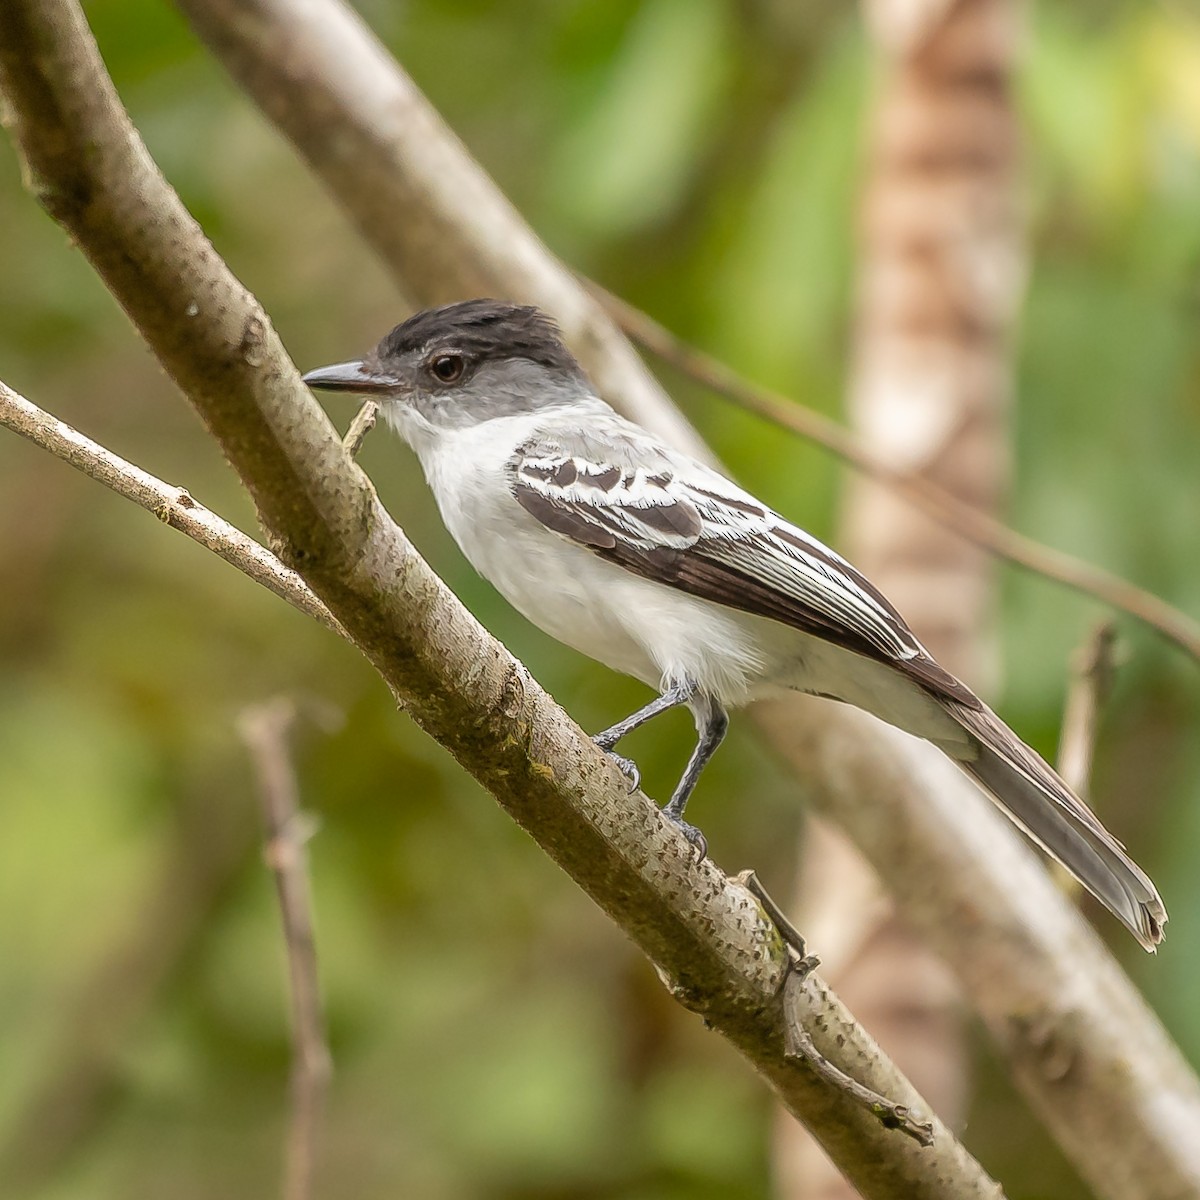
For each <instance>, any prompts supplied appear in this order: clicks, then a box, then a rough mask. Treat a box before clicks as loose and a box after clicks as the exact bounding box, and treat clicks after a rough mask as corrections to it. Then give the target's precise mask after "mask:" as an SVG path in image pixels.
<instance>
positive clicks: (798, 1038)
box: [737, 871, 933, 1146]
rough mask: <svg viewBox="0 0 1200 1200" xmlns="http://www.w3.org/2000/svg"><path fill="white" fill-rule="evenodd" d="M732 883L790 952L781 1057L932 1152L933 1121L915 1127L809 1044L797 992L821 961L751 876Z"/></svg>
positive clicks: (902, 1107)
mask: <svg viewBox="0 0 1200 1200" xmlns="http://www.w3.org/2000/svg"><path fill="white" fill-rule="evenodd" d="M737 881H738V883H740V884H742V886H743V887H745V888H746V890H747V891H749V892H750V894H751V895H752V896H753V897H754V898H755V899H756V900H757V901H758V902H759V903H760V904H761V905H762V906H763V910H764V911H765V912H766V914H767V916H768V917H770V919H771V921H772V923H773V924H774V925H775V928H776V929H778V930H779V936H780V937H781V938H783V941H784V942H785V944H786V945H787V947H788V950H789V951H790V958H791V969H790V970H789V971H788V973H787V975H786V976H785V978H784V981H783V987H782V988H781V989H780V1001H781V1003H782V1005H783V1039H784V1053H785V1054H786V1055H787V1056H788V1058H796V1059H802V1060H803V1061H804V1062H806V1063H807V1064H808V1065H809V1066H810V1067H811V1068H812V1069H813V1071H815V1072H816V1074H818V1075H819V1076H820V1077H821V1078H822V1079H824V1080H825V1081H826V1083H828V1084H829V1085H830V1086H831V1087H834V1088H837V1090H838V1091H840V1092H844V1093H845V1094H846V1095H847V1096H849V1097H850V1099H851V1100H853V1101H854V1103H855V1104H858V1105H861V1106H862V1107H863V1108H865V1109H866V1110H867V1112H869V1113H870V1114H871V1115H872V1116H873V1117H875V1118H876V1119H877V1120H878V1121H879V1123H880V1124H881V1125H882V1126H883V1127H884V1128H885V1129H896V1130H899V1131H900V1132H901V1133H903V1134H905V1135H907V1136H908V1137H910V1138H912V1139H913V1140H914V1141H916V1142H918V1143H920V1144H921V1145H922V1146H932V1145H933V1122H932V1121H920V1120H918V1119H917V1118H916V1117H914V1116H913V1115H912V1109H911V1108H909V1106H908V1105H907V1104H898V1103H897V1102H896V1101H894V1100H889V1099H888V1098H887V1097H886V1096H883V1095H880V1093H879V1092H877V1091H874V1090H873V1089H872V1088H869V1087H864V1086H863V1085H862V1084H861V1083H859V1082H858V1080H857V1079H855V1078H853V1076H850V1075H847V1074H846V1072H845V1071H843V1070H842V1069H841V1068H840V1067H837V1066H835V1065H834V1064H833V1063H831V1062H830V1061H829V1059H827V1058H826V1057H825V1055H823V1054H822V1053H821V1052H820V1051H819V1050H818V1049H817V1047H816V1046H815V1045H814V1044H813V1040H812V1038H811V1037H810V1036H809V1033H808V1031H807V1030H806V1029H805V1028H804V1022H803V1021H802V1020H801V1019H800V1013H801V1011H802V1006H801V1004H800V998H799V990H800V989H802V988H803V986H804V982H805V980H807V979H808V977H809V976H810V975H811V974H812V973H813V972H814V971H815V970H816V969H817V967H818V966H820V964H821V960H820V959H819V958H817V957H816V956H815V955H813V954H809V953H808V950H807V947H806V946H805V942H804V938H803V937H802V936H801V934H800V932H799V930H797V929H796V927H795V925H793V924H792V922H791V921H790V920H789V919H788V917H787V914H786V913H785V912H784V911H783V909H782V908H780V906H779V904H778V902H777V901H776V900H775V899H774V897H773V896H772V895H771V894H770V892H768V891H767V889H766V888H765V887H763V885H762V881H761V880H760V879H759V878H758V876H757V875H756V874H755V873H754V872H753V871H742V872H741V873H740V874H739V875H738V876H737Z"/></svg>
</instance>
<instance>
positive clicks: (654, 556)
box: [508, 428, 979, 707]
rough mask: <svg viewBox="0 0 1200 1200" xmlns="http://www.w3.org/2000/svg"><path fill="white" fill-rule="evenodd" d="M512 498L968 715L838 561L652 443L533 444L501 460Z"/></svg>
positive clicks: (964, 700) (697, 591)
mask: <svg viewBox="0 0 1200 1200" xmlns="http://www.w3.org/2000/svg"><path fill="white" fill-rule="evenodd" d="M508 475H509V483H510V487H511V489H512V494H513V496H514V497H515V499H516V500H517V502H518V503H519V504H520V505H521V507H522V508H524V509H525V511H526V512H528V513H529V514H530V515H531V516H533V517H534V518H536V519H537V520H538V521H540V522H541V523H542V524H543V525H545V526H546V528H548V529H551V530H553V531H554V532H555V533H558V534H560V535H562V536H563V537H566V538H569V539H570V540H571V541H574V542H576V543H578V544H580V545H582V546H586V547H587V548H588V549H589V550H591V551H592V552H593V553H595V554H596V555H598V556H599V557H601V558H605V559H608V560H609V561H611V562H614V563H618V564H619V565H620V566H622V567H624V568H625V569H626V570H629V571H633V572H635V573H636V574H638V575H642V576H644V577H645V578H647V579H652V580H655V581H657V582H659V583H662V584H665V585H667V586H670V587H674V588H678V589H679V590H681V591H684V592H687V593H689V594H691V595H693V596H699V597H701V598H703V599H705V600H711V601H713V602H715V603H717V604H723V605H726V606H728V607H730V608H736V609H740V610H741V611H743V612H748V613H754V614H756V615H758V616H762V617H768V618H770V619H772V620H775V621H779V622H781V623H783V624H785V625H790V626H793V627H794V628H796V629H800V630H803V631H804V632H805V633H809V634H813V635H815V636H817V637H820V638H824V639H825V640H827V641H830V642H834V643H836V644H837V645H839V646H844V647H845V648H847V649H849V650H853V651H856V652H857V653H859V654H863V655H866V656H867V657H869V658H873V659H876V660H878V661H881V662H885V663H887V664H888V665H890V666H893V667H895V668H896V669H897V670H899V671H901V672H902V673H903V674H906V675H908V676H910V677H911V678H912V679H913V680H914V682H917V683H919V684H921V685H922V686H923V687H925V688H927V689H928V690H929V691H931V692H934V693H936V694H938V695H940V696H943V697H946V698H949V699H952V700H956V701H958V702H959V703H960V704H964V705H966V706H968V707H977V706H978V705H979V701H978V700H977V699H976V697H975V696H974V695H973V694H972V693H971V692H970V690H969V689H967V688H966V687H964V686H963V684H961V683H959V681H958V680H957V679H955V678H954V676H953V675H951V674H950V673H949V672H947V671H945V670H943V669H942V668H941V667H940V666H938V664H937V663H936V662H935V661H934V660H933V658H932V657H931V656H930V655H929V653H928V652H927V651H926V650H925V649H924V647H923V646H922V645H921V643H920V642H919V641H918V640H917V639H916V637H915V636H914V634H913V632H912V630H911V629H909V627H908V625H907V624H906V623H905V621H904V618H903V617H901V616H900V614H899V613H898V612H897V611H896V609H895V608H894V607H893V606H892V605H891V604H890V603H889V601H888V600H887V599H886V598H885V597H884V596H883V595H882V594H881V593H880V592H879V590H878V589H877V588H875V587H874V586H873V585H872V584H871V583H869V582H868V581H867V579H865V578H864V577H863V576H862V575H861V574H860V573H859V572H858V571H856V570H855V569H854V568H853V567H852V566H851V565H850V564H849V563H848V562H846V561H845V559H843V558H841V557H840V556H839V555H837V554H835V553H834V552H833V551H832V550H830V549H829V547H828V546H824V545H822V544H821V543H820V542H818V541H817V540H816V539H815V538H812V537H810V536H809V535H808V534H806V533H805V532H804V531H803V530H802V529H798V528H797V527H796V526H795V525H792V524H791V523H790V522H788V521H786V520H785V519H784V518H783V517H781V516H780V515H779V514H778V513H776V512H773V511H772V510H771V509H769V508H768V507H767V506H766V505H764V504H762V503H760V502H759V501H758V500H756V499H755V498H754V497H753V496H751V495H749V493H747V492H743V491H742V490H741V489H740V488H738V487H736V486H735V485H734V484H732V483H730V482H729V480H727V479H725V478H724V477H723V476H721V475H719V474H717V473H716V472H715V471H710V470H709V469H708V468H707V467H704V466H702V465H700V464H699V463H695V462H692V461H691V460H689V459H685V458H683V457H682V456H679V455H674V454H672V453H671V452H669V451H666V450H665V449H663V448H662V447H660V446H659V445H658V444H657V443H656V442H654V441H653V440H651V439H650V438H649V437H642V436H640V435H638V434H636V433H632V432H626V431H625V430H624V428H623V429H622V431H621V432H620V434H618V435H614V437H613V438H611V439H604V438H600V437H596V436H589V435H587V434H584V435H582V436H577V437H572V436H570V435H565V434H564V435H561V436H546V435H543V436H538V437H534V438H532V439H530V440H529V441H527V442H525V443H524V444H522V445H521V446H519V447H518V448H517V450H516V451H515V452H514V454H513V455H512V457H511V458H510V459H509V460H508Z"/></svg>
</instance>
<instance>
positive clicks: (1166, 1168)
mask: <svg viewBox="0 0 1200 1200" xmlns="http://www.w3.org/2000/svg"><path fill="white" fill-rule="evenodd" d="M176 2H177V3H178V4H179V6H180V7H181V8H182V9H183V10H184V11H185V13H186V14H187V15H188V17H189V19H190V20H191V21H192V23H193V25H194V26H195V27H196V29H197V30H198V31H199V33H200V34H201V36H202V37H203V38H204V39H205V41H206V42H207V43H208V45H209V46H210V47H211V48H212V50H213V52H214V53H215V54H216V55H217V56H218V57H219V58H220V59H221V60H222V62H223V63H224V64H225V66H226V67H227V69H228V70H229V71H230V73H231V74H232V75H233V76H234V77H235V78H236V79H237V80H238V81H239V82H240V83H241V85H242V86H243V87H244V88H245V89H246V91H247V92H248V93H249V94H250V95H251V96H252V97H253V98H254V99H255V100H256V102H257V103H258V104H259V105H260V106H261V107H262V108H263V109H264V111H266V112H268V113H269V114H270V115H271V116H272V117H273V119H274V120H275V121H276V123H277V124H278V125H279V126H280V128H281V129H282V130H283V132H284V133H285V134H286V135H287V136H288V137H289V138H290V139H291V140H292V141H293V143H294V144H295V145H296V147H297V149H298V150H299V152H300V153H301V154H302V155H303V156H304V158H305V159H306V160H307V161H308V162H309V164H310V165H311V166H312V167H313V169H314V170H315V171H316V172H317V173H318V174H319V175H320V177H321V178H322V180H323V181H324V183H325V185H326V186H327V187H328V188H329V190H330V191H331V193H332V194H333V195H334V196H336V197H337V199H338V200H339V201H340V202H341V203H342V204H343V205H344V206H345V208H346V209H347V210H348V211H349V212H351V213H352V214H353V215H354V219H355V220H356V222H357V224H358V226H359V228H360V230H362V232H363V234H364V236H365V237H366V238H367V240H368V242H369V243H370V244H371V245H372V246H373V247H374V248H375V249H376V250H377V251H378V252H379V253H380V255H381V256H382V257H383V259H384V260H385V261H386V262H387V263H388V264H389V265H390V266H391V268H392V270H393V272H394V274H395V276H396V278H397V280H398V281H399V283H400V285H401V287H402V288H404V290H405V291H406V292H407V293H409V294H412V295H414V296H416V297H418V298H419V299H420V300H421V301H423V302H434V301H437V300H440V299H446V298H449V297H452V296H453V297H459V298H461V297H462V296H464V295H470V294H472V293H473V292H475V293H477V292H479V291H487V292H492V293H498V294H501V295H509V296H516V297H521V298H524V299H527V300H529V301H532V302H534V303H537V304H540V305H542V306H543V307H545V308H547V309H549V310H550V311H552V312H554V313H555V314H556V315H558V316H561V317H563V318H564V323H565V326H566V329H567V332H568V335H569V336H570V338H571V341H572V348H573V349H574V350H575V351H576V353H577V354H578V355H579V357H580V359H581V360H582V361H583V362H584V363H585V365H587V367H588V369H589V370H590V371H591V372H592V373H593V375H594V376H595V377H596V378H597V379H598V380H599V381H600V384H601V387H602V390H603V391H604V394H605V396H606V397H607V398H608V399H609V400H610V401H611V402H612V403H613V404H614V405H615V406H616V407H617V408H619V409H621V410H622V411H623V412H625V413H626V414H627V415H630V416H633V417H634V418H635V419H637V420H639V421H640V422H641V423H642V424H644V425H646V426H648V427H649V428H652V429H654V430H656V431H657V432H659V433H660V434H662V435H663V436H666V437H672V436H674V437H675V438H676V444H677V445H680V446H681V447H682V448H684V449H686V450H688V451H690V452H692V453H700V454H704V453H705V451H704V449H703V447H702V446H700V445H699V442H698V439H697V438H696V436H695V434H694V433H692V432H690V431H687V432H686V433H685V435H684V436H679V434H678V433H677V432H676V433H674V434H673V432H672V430H673V429H675V430H678V428H679V422H678V420H677V419H676V420H671V419H668V418H667V417H666V416H664V413H665V411H666V410H665V407H664V406H665V400H664V397H663V396H662V393H661V391H659V390H657V388H656V387H655V386H654V384H653V383H652V382H649V381H648V376H645V375H642V376H640V377H639V381H638V385H637V387H635V388H630V389H628V390H624V389H622V388H621V387H620V386H619V384H620V380H621V378H623V377H624V376H623V373H624V372H625V371H626V370H627V362H628V360H627V359H625V358H624V357H621V358H620V359H619V362H620V364H621V373H614V372H612V371H609V372H605V371H604V370H603V368H604V367H605V353H604V350H603V349H602V346H607V345H608V344H609V342H608V340H607V336H606V338H605V339H604V341H603V343H602V344H598V342H597V340H596V339H595V338H594V337H593V336H590V334H589V331H594V330H596V329H598V328H603V327H604V326H603V314H596V313H594V312H593V313H592V314H591V315H590V316H589V315H587V313H588V309H587V306H586V304H585V303H584V300H583V299H581V297H582V295H583V293H582V289H581V288H579V287H578V285H576V284H574V283H572V282H571V280H570V278H569V277H568V276H566V274H565V271H564V268H562V266H561V264H558V263H556V262H555V261H554V260H553V259H550V258H549V256H548V255H547V254H546V252H545V250H544V249H543V248H542V247H541V246H540V243H538V242H537V240H536V238H534V237H533V235H532V234H531V233H530V232H529V230H528V229H527V228H526V227H525V226H524V225H523V224H522V223H521V222H520V219H519V217H518V216H517V215H516V214H515V212H514V211H513V209H512V207H511V206H510V205H509V204H508V203H507V201H505V200H504V198H503V197H502V196H501V195H500V193H499V191H498V190H497V189H496V188H495V187H494V186H493V185H490V184H488V183H487V181H486V179H485V177H483V176H482V173H481V172H480V169H479V167H478V165H477V164H475V163H474V162H473V161H471V159H470V157H469V156H468V155H467V153H466V152H465V150H464V149H463V147H462V145H461V143H460V142H459V141H458V140H457V139H456V138H455V137H454V135H453V133H451V132H450V130H449V129H447V128H446V126H445V124H444V123H443V122H441V121H440V120H439V119H438V118H437V116H436V114H435V113H434V112H433V110H432V109H431V108H430V106H429V104H428V102H427V101H426V100H425V99H424V97H422V96H421V95H420V93H419V92H418V91H417V90H416V89H415V88H414V86H413V85H412V83H411V81H409V80H408V79H407V77H406V76H405V75H404V73H403V71H401V69H400V68H399V67H398V66H397V64H396V63H395V62H394V61H393V60H392V59H391V58H390V57H388V55H387V54H386V52H385V51H384V50H383V49H382V48H381V47H380V46H379V44H378V42H377V41H376V40H375V39H374V38H373V37H372V36H371V34H370V32H369V31H368V30H367V29H366V28H365V27H364V25H363V23H362V21H361V19H360V18H359V17H358V16H357V14H355V13H354V12H353V11H352V10H350V9H348V8H347V7H346V6H345V5H343V4H342V3H340V2H339V0H304V3H303V4H299V3H296V2H295V0H176ZM351 77H352V78H351ZM426 210H429V211H428V212H427V211H426ZM397 213H403V214H404V219H403V220H397V219H396V214H397ZM431 229H436V230H437V240H436V242H435V243H434V244H431V243H430V238H429V236H428V235H429V231H430V230H431ZM581 314H582V315H581ZM757 715H758V721H759V726H760V728H761V729H763V730H764V732H765V733H766V736H767V737H768V739H769V740H770V742H771V743H772V744H773V746H774V747H775V748H776V749H777V750H778V751H779V752H780V754H782V755H783V757H784V758H785V759H786V761H788V762H789V763H791V764H793V766H794V768H795V770H796V771H797V773H798V774H799V775H801V776H802V777H803V778H804V779H806V780H807V781H808V783H809V785H810V787H809V794H810V798H811V800H812V802H813V803H814V805H815V806H816V807H817V808H818V809H819V810H820V811H822V812H824V813H825V814H826V815H828V816H830V817H832V818H833V819H834V820H835V821H837V822H838V823H839V824H840V825H842V826H843V827H844V828H845V829H846V830H847V831H848V832H849V833H850V834H851V836H852V837H853V839H854V841H855V842H856V843H857V844H858V845H859V847H860V848H861V849H862V850H863V851H864V853H865V854H866V855H867V857H868V859H869V860H870V862H871V864H872V866H873V867H874V868H875V870H876V871H877V872H878V873H879V875H880V877H881V878H882V879H884V881H885V882H886V884H887V886H888V888H889V890H890V891H891V892H892V893H893V895H894V896H895V897H896V899H897V902H898V903H899V905H900V906H901V908H902V909H903V911H904V914H905V916H906V918H907V919H908V920H910V921H911V922H912V923H913V924H914V925H915V926H916V927H918V928H919V929H920V930H921V931H922V934H923V936H924V937H925V938H926V939H927V940H928V941H929V942H930V944H931V945H933V946H934V947H935V948H936V949H937V950H938V951H939V953H940V954H941V955H942V957H943V958H944V959H945V960H946V962H947V963H948V964H949V965H950V966H951V967H952V969H953V970H954V971H955V973H956V975H957V976H958V978H959V980H960V982H961V983H962V984H963V987H964V991H965V992H966V993H967V995H968V996H969V998H970V1000H971V1003H972V1004H973V1005H974V1006H975V1008H976V1010H977V1011H978V1012H979V1013H980V1015H981V1016H982V1017H983V1019H984V1021H985V1022H986V1024H987V1025H988V1027H989V1029H990V1031H991V1033H992V1035H993V1037H994V1039H995V1040H996V1042H997V1044H998V1045H999V1047H1000V1049H1001V1052H1002V1053H1003V1054H1004V1055H1005V1057H1006V1058H1007V1059H1008V1060H1009V1062H1010V1067H1011V1070H1012V1071H1013V1073H1014V1075H1015V1077H1016V1080H1017V1082H1018V1084H1019V1086H1020V1087H1021V1089H1022V1090H1023V1091H1024V1093H1025V1095H1026V1096H1027V1097H1028V1099H1029V1100H1030V1102H1031V1104H1033V1106H1034V1107H1035V1108H1036V1109H1037V1110H1038V1111H1039V1113H1041V1114H1042V1116H1043V1119H1044V1120H1045V1121H1046V1124H1047V1127H1048V1128H1049V1129H1050V1131H1051V1133H1052V1134H1053V1135H1054V1137H1055V1138H1056V1139H1057V1140H1058V1141H1059V1143H1060V1144H1061V1145H1062V1146H1063V1148H1064V1150H1065V1151H1066V1153H1067V1154H1068V1155H1069V1157H1070V1158H1071V1159H1072V1161H1073V1162H1074V1163H1075V1164H1076V1166H1077V1167H1078V1168H1079V1170H1080V1171H1081V1172H1082V1173H1083V1174H1084V1175H1085V1177H1086V1178H1088V1179H1089V1180H1090V1181H1091V1183H1092V1185H1093V1186H1094V1187H1095V1189H1096V1191H1097V1193H1098V1194H1099V1195H1102V1196H1107V1197H1112V1198H1113V1200H1139V1198H1143V1197H1144V1198H1146V1200H1151V1198H1155V1200H1157V1198H1158V1197H1161V1196H1164V1195H1190V1194H1192V1193H1194V1192H1200V1143H1198V1142H1197V1139H1195V1138H1194V1136H1192V1134H1191V1133H1190V1132H1189V1131H1190V1130H1194V1129H1196V1128H1200V1085H1198V1084H1197V1081H1196V1079H1195V1077H1194V1076H1193V1075H1192V1073H1191V1072H1190V1070H1189V1068H1188V1066H1187V1064H1186V1063H1185V1062H1184V1060H1183V1058H1182V1056H1181V1055H1180V1054H1179V1051H1178V1049H1177V1048H1176V1047H1175V1046H1174V1045H1173V1044H1172V1043H1171V1041H1170V1039H1169V1037H1168V1036H1167V1035H1166V1033H1165V1031H1164V1030H1163V1029H1162V1027H1161V1025H1160V1024H1159V1022H1158V1021H1157V1019H1156V1018H1155V1016H1154V1015H1153V1013H1151V1012H1150V1011H1149V1009H1148V1008H1147V1007H1146V1005H1145V1003H1144V1001H1143V1000H1142V998H1141V997H1140V996H1139V995H1138V993H1137V991H1136V989H1134V987H1133V986H1132V984H1131V983H1130V982H1129V980H1128V978H1127V977H1126V976H1124V975H1123V974H1122V973H1121V971H1120V969H1119V968H1118V967H1117V966H1116V965H1115V963H1114V962H1113V960H1112V959H1111V957H1110V956H1109V955H1108V953H1107V952H1106V951H1105V949H1104V947H1103V946H1102V945H1101V944H1100V942H1099V940H1098V939H1097V938H1096V937H1094V936H1093V935H1091V933H1090V931H1089V930H1088V929H1087V928H1086V926H1085V925H1084V923H1083V922H1082V920H1081V919H1080V917H1079V916H1078V914H1077V913H1076V912H1075V911H1074V910H1073V909H1072V908H1071V906H1070V905H1069V904H1068V903H1066V902H1065V901H1064V899H1063V898H1062V897H1061V896H1060V895H1059V894H1058V893H1057V891H1056V889H1055V888H1054V886H1053V884H1052V882H1051V880H1050V877H1049V875H1048V873H1047V872H1046V870H1045V869H1044V867H1043V865H1042V864H1041V863H1040V862H1039V861H1037V859H1036V856H1035V855H1034V854H1033V853H1032V851H1030V850H1029V849H1028V847H1026V846H1025V845H1023V844H1022V842H1021V839H1020V837H1019V836H1018V835H1017V834H1015V833H1014V832H1013V830H1012V829H1011V827H1009V826H1008V825H1007V823H1006V822H1004V821H1003V819H1002V818H1000V817H999V816H998V814H996V813H995V811H994V810H993V809H992V807H991V806H990V805H989V804H988V803H987V801H986V800H984V798H983V797H982V796H981V794H980V793H979V791H978V789H976V788H975V787H974V786H973V785H971V784H970V783H969V782H968V781H967V780H966V779H964V778H962V777H961V776H960V775H959V774H958V773H957V772H955V771H954V770H953V768H951V767H950V765H949V764H948V763H947V762H946V761H945V760H944V759H943V758H942V757H941V756H940V754H939V753H938V752H937V751H935V750H933V749H932V748H931V747H929V746H925V745H921V744H918V743H915V742H913V741H912V740H911V739H908V738H905V737H904V736H903V735H902V734H899V733H897V732H895V731H893V730H891V729H888V728H884V727H881V726H879V725H878V724H877V723H874V722H870V721H869V719H867V718H865V717H863V716H862V715H861V714H859V713H856V712H853V711H851V710H847V709H845V708H843V707H841V706H834V705H829V704H824V703H820V702H809V701H806V700H803V699H798V700H796V701H791V702H780V703H778V704H773V705H771V706H770V707H766V706H762V707H760V708H759V710H758V714H757ZM1031 1013H1032V1014H1036V1019H1030V1017H1029V1014H1031ZM1051 1050H1053V1052H1054V1055H1055V1058H1056V1061H1058V1062H1061V1061H1069V1062H1070V1063H1071V1064H1072V1068H1071V1070H1069V1071H1066V1072H1063V1071H1060V1070H1056V1069H1050V1068H1049V1066H1048V1055H1049V1054H1050V1051H1051Z"/></svg>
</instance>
